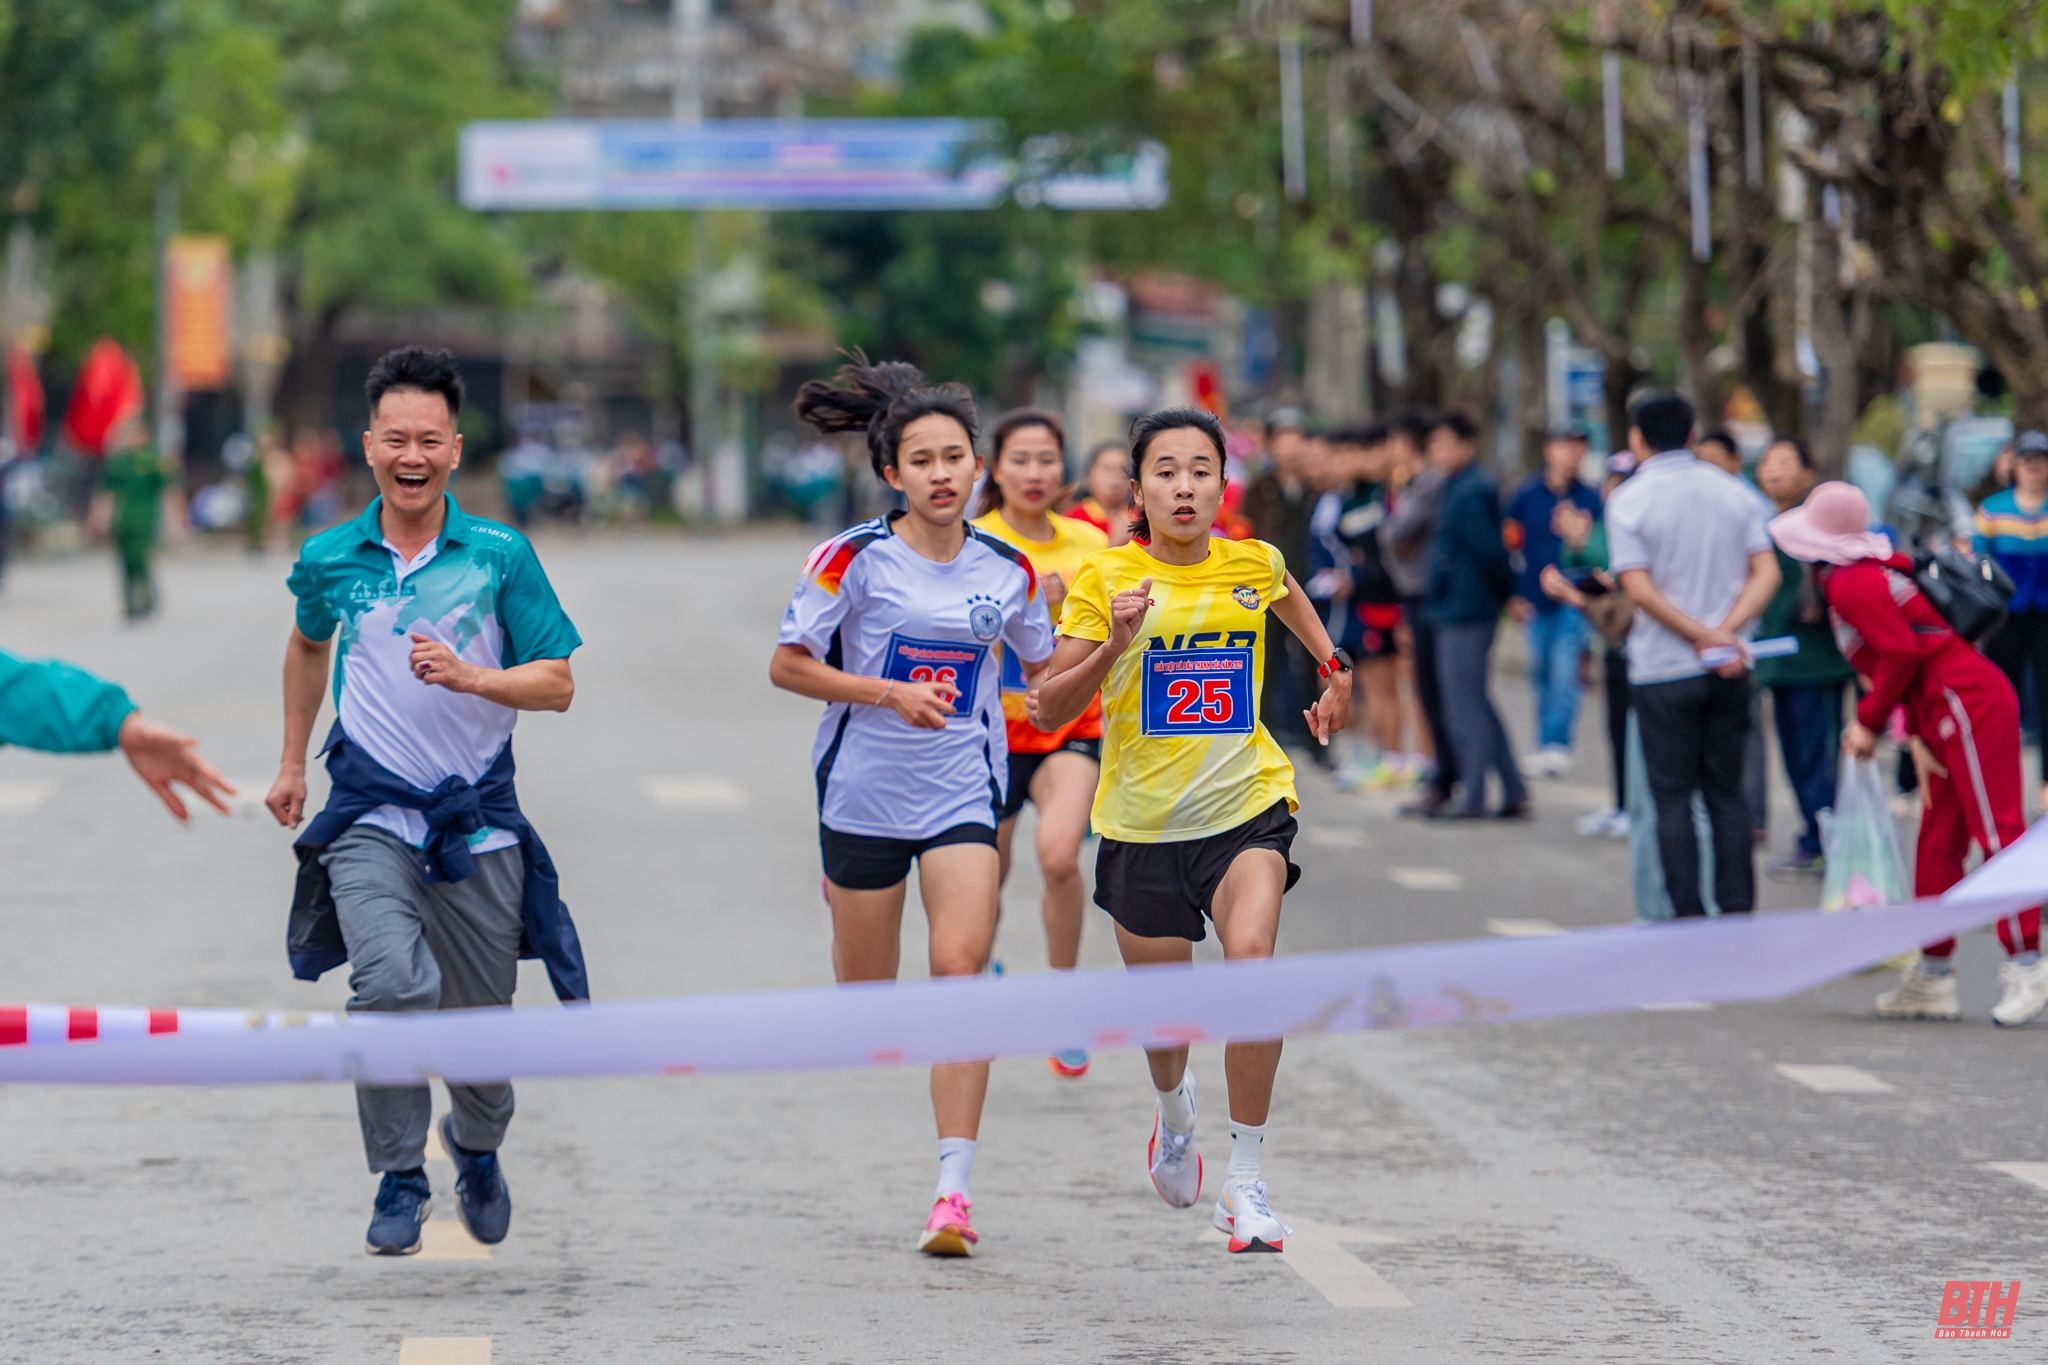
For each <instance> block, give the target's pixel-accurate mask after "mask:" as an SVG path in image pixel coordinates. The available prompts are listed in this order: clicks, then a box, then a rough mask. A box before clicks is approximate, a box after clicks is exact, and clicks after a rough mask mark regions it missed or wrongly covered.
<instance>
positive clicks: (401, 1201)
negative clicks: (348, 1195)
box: [363, 1166, 434, 1256]
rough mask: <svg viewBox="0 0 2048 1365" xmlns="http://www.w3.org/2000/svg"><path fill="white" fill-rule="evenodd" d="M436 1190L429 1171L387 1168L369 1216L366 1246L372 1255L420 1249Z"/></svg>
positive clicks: (404, 1254)
mask: <svg viewBox="0 0 2048 1365" xmlns="http://www.w3.org/2000/svg"><path fill="white" fill-rule="evenodd" d="M433 1193H434V1191H433V1187H432V1186H430V1185H428V1184H427V1173H426V1172H425V1171H424V1170H422V1169H420V1168H419V1167H417V1166H415V1167H413V1168H412V1169H411V1170H409V1171H386V1172H385V1173H384V1183H383V1184H381V1185H379V1186H378V1187H377V1211H376V1212H375V1213H374V1214H373V1215H372V1216H371V1218H370V1232H369V1235H368V1236H367V1237H365V1238H364V1239H363V1249H364V1250H365V1251H368V1252H369V1253H370V1254H371V1255H372V1256H410V1255H412V1254H413V1253H414V1252H415V1251H418V1250H419V1249H420V1228H421V1226H422V1225H423V1224H425V1223H426V1221H427V1211H428V1210H429V1209H431V1208H433V1207H434V1200H433Z"/></svg>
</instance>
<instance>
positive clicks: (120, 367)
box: [64, 337, 142, 456]
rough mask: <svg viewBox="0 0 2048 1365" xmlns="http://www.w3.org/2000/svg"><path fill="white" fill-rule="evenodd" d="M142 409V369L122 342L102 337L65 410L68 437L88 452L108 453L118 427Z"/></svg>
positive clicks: (89, 355) (90, 453)
mask: <svg viewBox="0 0 2048 1365" xmlns="http://www.w3.org/2000/svg"><path fill="white" fill-rule="evenodd" d="M141 411H142V372H141V371H140V370H138V369H136V368H135V362H134V361H132V360H130V359H129V358H128V353H127V352H126V351H124V350H122V349H121V344H120V343H119V342H117V341H115V340H114V339H113V338H112V337H101V338H100V339H99V340H98V341H96V342H94V343H93V346H92V351H91V353H90V354H88V355H87V356H86V358H85V364H83V365H81V366H80V367H79V370H78V382H77V383H76V384H74V385H73V386H72V388H71V404H70V406H69V407H67V408H66V409H65V410H64V437H65V439H66V440H68V441H70V442H71V444H72V445H74V446H77V447H78V448H79V450H81V451H83V452H84V453H85V454H87V455H92V456H100V455H104V454H106V453H107V438H108V437H109V436H112V435H113V434H114V428H115V427H118V426H120V425H121V423H123V422H125V421H127V420H128V419H129V418H130V417H133V416H134V415H135V414H136V413H138V412H141Z"/></svg>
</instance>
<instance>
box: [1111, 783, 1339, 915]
mask: <svg viewBox="0 0 2048 1365" xmlns="http://www.w3.org/2000/svg"><path fill="white" fill-rule="evenodd" d="M1298 828H1299V826H1297V825H1296V824H1295V822H1294V817H1293V816H1292V815H1291V814H1289V813H1288V810H1287V802H1286V801H1284V800H1282V801H1275V802H1274V803H1273V804H1272V805H1271V806H1270V807H1268V808H1267V809H1266V810H1265V811H1264V812H1263V813H1262V814H1260V815H1258V816H1256V817H1255V818H1253V819H1250V820H1247V821H1245V822H1244V823H1243V824H1241V825H1239V826H1238V827H1237V828H1235V829H1227V830H1224V831H1223V833H1221V834H1212V835H1210V836H1209V837H1208V838H1206V839H1186V840H1182V841H1181V842H1179V843H1174V844H1128V843H1125V842H1123V841H1122V840H1120V839H1111V838H1108V837H1107V836H1105V837H1104V838H1103V840H1102V847H1101V848H1100V849H1098V850H1097V851H1096V854H1095V903H1096V904H1097V905H1099V906H1101V907H1102V908H1103V909H1105V910H1107V911H1109V917H1110V918H1111V919H1113V920H1115V921H1116V922H1117V923H1118V924H1120V925H1122V926H1123V927H1124V928H1125V929H1126V930H1128V931H1129V932H1131V933H1133V934H1136V935H1138V936H1139V937H1140V938H1184V939H1187V940H1188V941H1190V942H1192V943H1200V942H1201V941H1202V940H1203V939H1205V938H1207V937H1208V936H1209V930H1208V926H1207V925H1206V924H1205V923H1204V922H1203V917H1204V916H1205V915H1207V914H1208V913H1209V911H1210V904H1211V902H1213V901H1214V900H1215V899H1216V888H1217V886H1218V885H1220V884H1221V883H1222V881H1223V874H1224V873H1226V872H1228V871H1230V864H1231V863H1232V862H1234V861H1236V859H1237V855H1238V854H1240V853H1242V852H1244V851H1245V850H1246V849H1248V848H1270V849H1272V850H1273V851H1274V852H1275V853H1278V854H1279V855H1280V856H1281V857H1282V858H1286V859H1287V888H1286V889H1287V890H1289V891H1292V890H1293V889H1294V884H1295V883H1296V882H1298V881H1300V880H1301V869H1300V868H1298V867H1296V866H1295V865H1294V859H1293V858H1292V857H1291V856H1289V855H1290V854H1291V853H1292V852H1293V850H1294V835H1295V831H1296V830H1297V829H1298Z"/></svg>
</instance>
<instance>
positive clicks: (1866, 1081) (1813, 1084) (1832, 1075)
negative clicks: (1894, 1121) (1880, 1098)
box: [1774, 1062, 1898, 1095]
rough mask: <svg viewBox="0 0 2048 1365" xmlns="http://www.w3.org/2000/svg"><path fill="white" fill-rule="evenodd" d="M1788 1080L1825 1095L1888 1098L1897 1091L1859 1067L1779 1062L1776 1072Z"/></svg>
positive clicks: (1886, 1082) (1888, 1083)
mask: <svg viewBox="0 0 2048 1365" xmlns="http://www.w3.org/2000/svg"><path fill="white" fill-rule="evenodd" d="M1774 1069H1775V1070H1776V1071H1777V1073H1778V1074H1779V1075H1780V1076H1783V1077H1784V1078H1785V1079H1787V1080H1791V1081H1797V1082H1799V1083H1800V1084H1801V1085H1803V1086H1805V1087H1806V1088H1807V1089H1808V1090H1817V1091H1819V1092H1820V1093H1821V1094H1823V1095H1888V1094H1890V1093H1891V1092H1892V1091H1894V1090H1896V1089H1898V1087H1897V1086H1895V1085H1893V1084H1892V1083H1891V1082H1889V1081H1881V1080H1879V1079H1878V1078H1877V1077H1875V1076H1873V1075H1871V1074H1870V1073H1869V1072H1868V1071H1865V1070H1864V1069H1863V1068H1862V1067H1860V1066H1804V1065H1795V1064H1792V1063H1787V1062H1779V1063H1778V1065H1777V1066H1776V1067H1775V1068H1774Z"/></svg>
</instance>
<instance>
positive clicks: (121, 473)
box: [100, 417, 170, 621]
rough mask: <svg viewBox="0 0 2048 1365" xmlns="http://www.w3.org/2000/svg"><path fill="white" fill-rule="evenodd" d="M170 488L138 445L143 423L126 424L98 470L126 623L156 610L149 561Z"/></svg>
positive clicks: (150, 454) (153, 456) (154, 457)
mask: <svg viewBox="0 0 2048 1365" xmlns="http://www.w3.org/2000/svg"><path fill="white" fill-rule="evenodd" d="M169 482H170V479H169V477H168V475H166V473H165V472H164V464H163V460H162V459H161V458H160V457H159V456H158V454H157V452H156V451H155V450H154V449H152V448H150V447H149V446H147V445H144V444H143V441H142V422H141V419H139V418H133V417H131V418H129V419H128V420H127V421H126V422H123V423H122V424H121V426H120V427H119V428H118V429H117V430H116V431H115V433H114V437H113V440H112V441H111V442H110V443H109V448H108V451H107V457H106V459H105V460H104V461H102V462H101V466H100V490H101V491H102V492H103V493H105V494H106V495H107V499H108V503H109V506H108V508H107V511H106V526H107V537H108V539H109V540H111V541H112V542H113V544H114V552H115V554H116V555H117V556H119V558H120V561H121V601H122V606H123V608H124V609H125V610H126V612H127V615H128V619H129V620H131V621H132V620H135V619H137V618H139V617H143V616H147V615H149V614H150V613H151V612H153V611H155V610H156V581H155V578H154V576H153V575H152V574H151V572H150V556H151V554H152V552H153V551H154V550H155V549H156V528H157V521H158V519H159V517H160V515H161V510H162V505H163V496H164V488H165V486H166V485H167V484H168V483H169Z"/></svg>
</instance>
